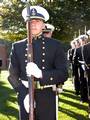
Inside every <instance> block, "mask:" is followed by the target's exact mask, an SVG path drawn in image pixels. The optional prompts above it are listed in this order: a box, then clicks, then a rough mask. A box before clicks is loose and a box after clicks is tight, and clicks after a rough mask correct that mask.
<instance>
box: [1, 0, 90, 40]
mask: <svg viewBox="0 0 90 120" xmlns="http://www.w3.org/2000/svg"><path fill="white" fill-rule="evenodd" d="M9 1H10V3H9V4H8V3H5V4H4V5H3V6H2V9H0V11H1V13H2V14H1V18H2V22H1V25H2V30H7V33H3V34H4V35H3V36H5V35H6V34H8V33H9V34H8V35H7V36H8V37H7V38H8V39H10V38H11V39H12V37H11V34H12V36H13V35H14V37H13V39H14V41H16V40H19V39H20V38H23V37H26V29H25V22H24V20H23V19H22V16H21V12H22V9H23V8H24V7H25V4H24V3H22V2H21V1H20V0H9ZM32 1H34V0H32ZM46 1H47V0H44V1H43V0H37V1H36V2H33V3H32V4H40V5H42V6H44V7H45V8H46V9H47V10H48V12H49V14H50V20H49V21H48V22H49V23H51V24H53V25H54V26H55V31H54V36H53V37H54V38H57V39H60V40H63V41H65V42H69V41H70V40H72V39H73V38H74V37H75V36H78V35H79V32H81V34H84V33H85V30H84V29H85V27H86V28H87V30H88V29H90V4H89V2H90V1H89V0H53V2H51V3H50V2H46ZM15 36H17V37H15ZM18 36H19V37H18Z"/></svg>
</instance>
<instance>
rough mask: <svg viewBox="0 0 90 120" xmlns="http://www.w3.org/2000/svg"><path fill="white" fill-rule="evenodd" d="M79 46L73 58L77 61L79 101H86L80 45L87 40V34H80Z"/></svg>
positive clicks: (85, 85)
mask: <svg viewBox="0 0 90 120" xmlns="http://www.w3.org/2000/svg"><path fill="white" fill-rule="evenodd" d="M78 38H79V42H80V47H79V48H77V50H76V56H75V59H77V61H78V64H79V65H78V66H79V67H78V73H79V80H80V96H81V99H80V100H81V102H87V101H88V95H87V93H88V92H87V80H86V76H85V74H84V73H85V67H84V61H83V56H82V52H83V51H82V47H83V45H85V44H86V43H87V42H88V36H87V35H85V34H84V35H80V36H79V37H78Z"/></svg>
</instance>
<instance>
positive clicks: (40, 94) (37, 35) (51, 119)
mask: <svg viewBox="0 0 90 120" xmlns="http://www.w3.org/2000/svg"><path fill="white" fill-rule="evenodd" d="M26 13H27V12H26V8H24V10H23V11H22V16H23V18H24V19H25V21H26V24H27V17H26V16H27V14H26ZM30 13H31V14H30V26H31V33H32V37H33V41H32V45H33V62H29V63H27V44H28V43H27V38H26V39H24V40H21V41H19V42H16V43H14V44H13V45H12V50H11V56H10V58H11V60H10V64H9V77H8V80H9V82H10V83H11V85H12V86H13V88H14V89H15V91H16V92H17V93H18V103H19V107H20V109H19V113H20V118H19V119H20V120H28V116H29V115H28V108H27V107H28V106H27V107H25V106H24V105H25V104H24V103H25V98H26V97H25V96H26V95H27V94H28V77H27V75H28V76H31V75H33V76H34V80H35V82H36V83H38V82H39V84H40V86H36V87H35V103H36V104H35V116H36V117H35V120H56V99H55V97H56V93H55V90H54V89H53V88H54V86H55V84H60V83H62V82H64V81H66V80H67V61H66V57H65V53H64V50H63V47H62V44H61V42H59V41H57V40H54V39H52V38H47V37H44V36H43V34H42V29H44V27H45V24H44V22H45V21H47V20H48V19H49V14H48V12H47V10H46V9H44V8H43V7H40V6H30ZM25 108H27V109H25Z"/></svg>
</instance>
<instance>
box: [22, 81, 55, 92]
mask: <svg viewBox="0 0 90 120" xmlns="http://www.w3.org/2000/svg"><path fill="white" fill-rule="evenodd" d="M21 81H22V84H23V85H24V86H25V87H26V88H29V85H28V81H25V80H21ZM50 87H52V88H53V90H54V91H55V90H56V85H44V86H39V87H36V89H44V88H50Z"/></svg>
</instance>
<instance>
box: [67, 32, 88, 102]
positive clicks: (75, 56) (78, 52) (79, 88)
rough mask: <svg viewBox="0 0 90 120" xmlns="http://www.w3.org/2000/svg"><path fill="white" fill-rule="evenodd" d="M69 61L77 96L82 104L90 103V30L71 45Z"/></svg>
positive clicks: (68, 55)
mask: <svg viewBox="0 0 90 120" xmlns="http://www.w3.org/2000/svg"><path fill="white" fill-rule="evenodd" d="M70 45H71V48H70V49H69V50H68V54H67V59H68V60H69V63H70V69H71V70H72V73H71V77H72V78H73V80H74V88H75V93H76V95H80V101H81V102H90V30H88V31H87V32H86V34H83V35H80V36H78V37H77V38H75V39H74V40H72V41H71V43H70Z"/></svg>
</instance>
